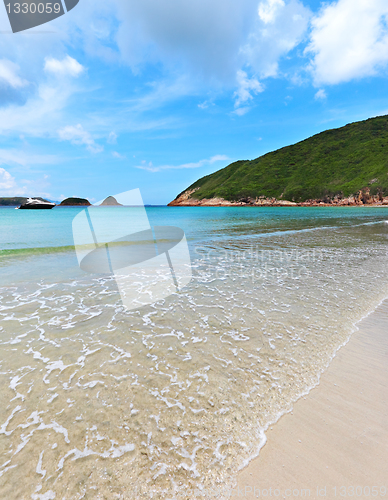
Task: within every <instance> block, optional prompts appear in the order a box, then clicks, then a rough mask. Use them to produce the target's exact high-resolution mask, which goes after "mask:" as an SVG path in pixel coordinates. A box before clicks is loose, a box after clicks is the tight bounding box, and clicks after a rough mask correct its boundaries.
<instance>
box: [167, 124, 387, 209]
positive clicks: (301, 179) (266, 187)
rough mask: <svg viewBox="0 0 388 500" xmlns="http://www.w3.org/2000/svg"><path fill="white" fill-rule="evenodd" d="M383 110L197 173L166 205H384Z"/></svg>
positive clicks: (385, 148) (384, 131)
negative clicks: (193, 181) (196, 178)
mask: <svg viewBox="0 0 388 500" xmlns="http://www.w3.org/2000/svg"><path fill="white" fill-rule="evenodd" d="M387 155H388V116H379V117H376V118H371V119H369V120H364V121H361V122H356V123H351V124H349V125H346V126H345V127H341V128H338V129H333V130H327V131H325V132H322V133H320V134H317V135H314V136H312V137H310V138H309V139H306V140H304V141H301V142H298V143H297V144H294V145H292V146H287V147H284V148H281V149H279V150H277V151H274V152H271V153H267V154H266V155H264V156H261V157H259V158H256V159H255V160H241V161H237V162H234V163H232V164H230V165H228V166H227V167H225V168H223V169H221V170H218V171H217V172H215V173H213V174H210V175H207V176H205V177H202V178H201V179H199V180H198V181H196V182H195V183H194V184H192V185H191V186H189V187H188V188H187V189H185V190H184V191H183V192H182V193H180V194H179V195H178V196H177V197H176V198H175V200H173V201H172V202H171V203H169V206H335V205H336V206H358V205H367V206H373V205H387V206H388V157H387Z"/></svg>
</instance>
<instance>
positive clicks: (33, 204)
mask: <svg viewBox="0 0 388 500" xmlns="http://www.w3.org/2000/svg"><path fill="white" fill-rule="evenodd" d="M55 206H56V205H55V203H51V202H50V201H42V200H38V199H37V198H27V201H26V202H25V203H22V204H21V205H20V207H18V209H19V210H22V209H29V210H49V209H50V208H54V207H55Z"/></svg>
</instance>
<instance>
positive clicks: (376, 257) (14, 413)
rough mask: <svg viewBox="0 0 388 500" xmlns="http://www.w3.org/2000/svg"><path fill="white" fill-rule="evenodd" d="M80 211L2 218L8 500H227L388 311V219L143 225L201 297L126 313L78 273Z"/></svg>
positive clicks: (251, 211)
mask: <svg viewBox="0 0 388 500" xmlns="http://www.w3.org/2000/svg"><path fill="white" fill-rule="evenodd" d="M81 210H82V209H80V208H55V209H53V210H50V211H41V212H40V211H31V212H28V211H23V212H22V211H18V210H14V209H9V208H4V209H0V227H1V231H0V386H1V392H0V397H1V405H0V497H1V498H9V499H15V500H16V499H20V498H33V499H54V498H55V499H57V498H61V499H62V498H71V499H81V498H93V499H99V498H104V496H105V498H131V499H136V498H158V499H159V498H160V499H163V498H177V499H181V498H182V499H183V498H194V497H195V496H196V497H198V498H212V497H213V498H214V495H213V494H212V492H213V491H214V490H213V488H215V487H219V488H223V491H224V493H222V494H221V495H218V498H229V497H230V496H231V495H233V493H232V490H231V489H230V488H232V487H233V484H234V480H235V477H236V474H237V471H238V469H239V468H240V467H242V466H243V465H244V463H246V462H247V461H248V460H250V459H251V458H252V457H253V456H255V455H256V454H257V453H258V451H259V449H260V447H261V446H262V445H263V442H264V440H265V431H266V428H267V426H268V425H269V424H270V423H271V422H274V421H276V419H277V418H279V416H280V415H281V414H283V413H284V412H286V411H290V410H291V409H292V405H293V402H294V401H295V400H297V399H298V398H299V397H300V396H301V395H302V394H305V393H306V392H308V391H309V390H310V389H311V388H312V387H313V386H314V385H316V384H317V383H318V380H319V376H320V374H321V373H322V371H323V370H324V369H325V368H326V367H327V366H328V364H329V363H330V361H331V359H332V358H333V356H334V355H335V352H336V351H337V349H338V348H340V347H341V346H342V345H343V344H344V343H346V342H347V340H348V339H349V337H350V335H351V334H352V332H353V331H354V329H355V328H356V323H357V322H358V321H359V320H360V319H361V318H362V317H364V316H365V315H366V314H368V313H370V312H371V311H373V310H374V308H375V307H376V306H377V305H378V304H379V303H380V302H381V301H382V300H383V299H385V298H386V297H388V266H387V243H388V224H387V221H388V208H371V207H369V208H359V207H357V208H334V207H333V208H326V207H324V208H302V207H300V208H280V207H279V208H234V207H233V208H229V207H228V208H218V207H217V208H210V207H200V208H196V207H193V208H183V207H174V208H172V207H171V208H167V207H147V214H148V217H149V220H150V222H151V224H152V225H173V226H178V227H181V228H182V229H184V231H185V233H186V237H187V240H188V244H189V248H190V253H191V260H192V271H193V279H192V281H191V283H190V284H189V285H188V286H186V287H185V288H184V289H183V290H182V291H180V292H177V293H174V294H172V295H171V296H170V297H167V298H165V299H163V300H159V301H158V302H156V303H153V304H150V305H148V306H143V307H139V308H138V309H135V310H131V311H128V310H126V309H125V308H124V307H123V305H122V302H121V299H120V295H119V292H118V288H117V285H116V282H115V280H114V279H113V278H112V276H111V275H110V274H103V273H101V274H88V273H85V272H83V271H81V270H80V269H79V267H78V262H77V259H76V255H75V252H74V249H73V245H74V242H73V236H72V220H73V218H74V216H75V215H77V214H78V213H79V212H80V211H81ZM98 210H105V211H106V213H107V214H112V217H113V216H114V217H122V218H123V224H124V225H126V224H128V231H129V232H130V229H131V227H130V223H129V222H127V220H128V219H127V217H126V216H125V217H124V215H123V214H127V213H128V214H130V213H131V209H130V208H115V207H107V208H98ZM116 214H117V215H116ZM119 214H120V215H119ZM140 285H141V284H140ZM228 488H229V489H228ZM235 496H236V495H235Z"/></svg>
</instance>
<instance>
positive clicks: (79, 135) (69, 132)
mask: <svg viewBox="0 0 388 500" xmlns="http://www.w3.org/2000/svg"><path fill="white" fill-rule="evenodd" d="M58 135H59V138H60V139H61V140H62V141H70V142H71V143H72V144H77V145H84V146H86V149H87V150H88V151H90V152H91V153H101V151H103V150H104V148H103V147H102V146H100V145H99V144H97V143H96V142H95V141H94V139H93V137H92V136H91V134H90V133H89V132H88V131H87V130H85V129H84V128H83V127H82V125H81V124H80V123H79V124H78V125H75V126H74V125H68V126H67V127H64V128H62V129H60V130H58Z"/></svg>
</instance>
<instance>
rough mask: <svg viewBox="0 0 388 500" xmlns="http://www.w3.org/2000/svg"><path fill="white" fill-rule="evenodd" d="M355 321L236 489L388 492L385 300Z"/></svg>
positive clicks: (347, 494)
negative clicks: (315, 383) (317, 381)
mask: <svg viewBox="0 0 388 500" xmlns="http://www.w3.org/2000/svg"><path fill="white" fill-rule="evenodd" d="M358 326H359V330H358V331H357V332H356V333H354V335H353V336H352V338H351V340H350V341H349V343H348V344H347V345H346V346H345V347H343V348H342V349H341V350H340V351H339V352H338V354H337V356H336V357H335V359H334V360H333V361H332V363H331V365H330V366H329V368H328V369H327V371H326V372H325V373H324V374H323V375H322V377H321V381H320V384H319V386H317V387H316V388H315V389H313V390H312V391H311V392H310V394H309V395H308V396H306V397H305V398H302V399H300V400H299V401H298V402H297V403H295V405H294V410H293V412H292V413H289V414H286V415H284V416H283V417H282V418H281V419H280V420H279V421H278V422H277V423H276V424H275V425H274V426H273V428H272V429H269V430H268V432H267V444H266V445H265V446H264V448H263V449H262V450H261V452H260V455H259V457H258V458H256V459H255V460H253V461H252V462H251V463H250V464H249V466H248V467H247V468H245V469H244V470H243V471H241V472H240V474H239V477H238V488H236V490H234V494H233V496H234V497H236V498H246V499H253V498H263V497H264V498H265V497H267V498H268V497H271V498H276V497H277V498H320V499H322V498H330V499H332V498H339V499H340V498H384V497H385V498H388V301H386V302H385V303H383V304H382V305H381V306H380V307H379V308H378V310H377V311H376V312H374V313H373V314H371V315H370V316H368V317H367V318H365V319H364V320H363V321H362V322H361V323H359V325H358ZM317 487H318V492H317ZM352 488H354V490H352ZM275 490H277V491H275ZM384 492H385V494H384ZM368 493H369V495H368Z"/></svg>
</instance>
